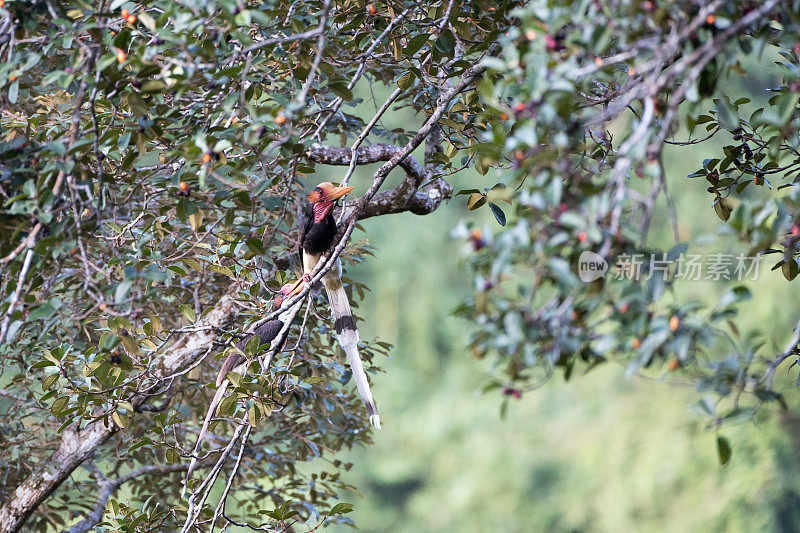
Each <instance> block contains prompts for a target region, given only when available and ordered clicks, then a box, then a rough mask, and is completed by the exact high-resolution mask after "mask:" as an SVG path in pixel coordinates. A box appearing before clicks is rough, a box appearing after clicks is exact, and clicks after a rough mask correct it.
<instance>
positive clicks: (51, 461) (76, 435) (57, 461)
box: [0, 289, 239, 533]
mask: <svg viewBox="0 0 800 533" xmlns="http://www.w3.org/2000/svg"><path fill="white" fill-rule="evenodd" d="M232 292H235V289H233V291H232ZM238 314H239V307H238V305H237V304H236V301H235V300H234V299H233V297H232V296H230V294H229V295H226V296H223V297H222V298H221V299H220V300H219V302H218V303H217V305H216V306H215V307H214V308H213V309H212V310H211V311H209V312H208V313H207V314H206V315H205V316H204V317H203V318H201V319H200V320H199V321H198V323H197V328H196V331H193V332H191V334H188V335H185V336H183V337H181V338H179V339H178V341H177V342H175V343H174V344H173V345H172V346H170V348H169V351H168V352H167V353H166V354H165V355H164V356H163V357H162V358H161V359H160V360H159V361H158V363H157V364H156V365H155V366H154V369H153V371H152V374H151V376H152V377H153V378H155V379H154V381H153V382H150V383H149V384H148V385H146V386H145V387H143V388H141V389H138V390H137V391H136V392H134V393H133V394H131V395H129V397H128V398H127V399H128V400H129V401H130V403H131V405H132V406H133V407H134V412H135V411H136V408H137V407H138V406H139V405H141V404H142V403H144V402H145V401H146V400H147V399H148V398H149V395H148V394H147V392H148V390H149V391H152V390H157V388H158V387H160V386H161V385H162V384H163V382H164V381H168V380H170V379H173V377H174V375H175V373H176V372H178V371H180V370H181V369H183V368H186V367H189V366H191V365H192V364H193V363H194V362H195V361H197V360H198V359H199V358H201V357H202V356H203V354H204V353H207V351H208V349H210V348H211V347H213V345H214V342H215V341H216V339H217V337H218V333H217V330H218V328H223V327H225V326H227V325H229V324H231V323H232V322H233V321H234V320H235V319H236V317H237V316H238ZM117 431H119V427H118V426H117V425H116V424H114V423H113V422H110V421H109V422H108V425H106V423H104V422H103V420H98V421H95V422H94V423H92V424H90V425H88V426H86V427H80V428H79V427H78V426H76V425H75V424H71V425H69V426H67V428H66V429H65V430H64V431H63V432H62V434H61V435H62V436H61V442H60V444H59V447H58V449H57V450H56V451H55V452H54V453H53V455H51V456H50V457H49V458H48V460H47V461H45V462H44V464H43V465H42V466H40V467H39V468H37V469H36V470H34V471H33V472H32V473H31V474H30V475H29V476H28V478H27V479H25V480H24V481H23V482H22V483H20V485H19V486H18V487H17V488H16V489H15V490H14V492H13V493H12V494H11V496H10V497H9V499H8V500H7V501H6V502H5V503H4V504H3V506H2V507H0V533H11V532H15V531H20V530H21V528H22V526H23V525H24V523H25V521H26V520H27V519H28V517H29V516H30V515H31V513H33V511H34V510H35V509H36V508H37V507H38V506H39V504H41V503H42V502H43V501H44V500H45V499H47V497H48V496H50V494H52V493H53V492H54V491H55V490H56V489H57V488H58V487H59V485H61V483H63V482H64V480H66V479H67V478H68V477H69V476H70V475H71V474H72V472H73V471H74V470H75V469H76V468H78V467H79V466H80V465H81V464H82V463H83V462H84V461H85V460H86V459H87V458H88V457H89V456H90V455H91V454H92V453H93V452H94V451H95V450H96V449H97V448H98V447H99V446H101V445H102V444H103V443H104V442H106V441H107V440H108V439H109V438H111V437H112V436H113V435H114V434H116V433H117Z"/></svg>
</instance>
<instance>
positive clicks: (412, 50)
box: [403, 33, 429, 56]
mask: <svg viewBox="0 0 800 533" xmlns="http://www.w3.org/2000/svg"><path fill="white" fill-rule="evenodd" d="M428 39H429V37H428V34H427V33H420V34H419V35H417V36H416V37H413V38H412V39H411V40H410V41H408V45H406V49H405V50H403V53H405V54H406V55H407V56H413V55H414V54H416V53H417V52H419V51H420V49H421V48H422V47H423V46H425V43H427V42H428Z"/></svg>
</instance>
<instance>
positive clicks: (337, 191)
mask: <svg viewBox="0 0 800 533" xmlns="http://www.w3.org/2000/svg"><path fill="white" fill-rule="evenodd" d="M352 190H353V187H350V186H344V187H334V188H333V191H331V193H330V194H329V195H327V198H326V199H328V200H338V199H339V198H341V197H342V196H344V195H345V194H347V193H349V192H350V191H352Z"/></svg>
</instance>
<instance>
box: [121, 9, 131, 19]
mask: <svg viewBox="0 0 800 533" xmlns="http://www.w3.org/2000/svg"><path fill="white" fill-rule="evenodd" d="M119 14H120V16H122V18H124V19H127V18H128V17H129V16H130V14H131V12H130V11H128V10H127V9H123V10H122V11H120V12H119Z"/></svg>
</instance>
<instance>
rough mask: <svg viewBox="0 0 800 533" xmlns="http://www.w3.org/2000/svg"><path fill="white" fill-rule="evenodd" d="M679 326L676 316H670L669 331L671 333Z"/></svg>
mask: <svg viewBox="0 0 800 533" xmlns="http://www.w3.org/2000/svg"><path fill="white" fill-rule="evenodd" d="M680 325H681V320H680V319H679V318H678V316H677V315H672V318H670V319H669V330H670V331H672V332H673V333H674V332H675V331H677V330H678V326H680Z"/></svg>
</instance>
